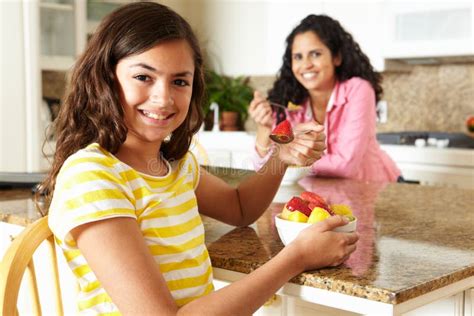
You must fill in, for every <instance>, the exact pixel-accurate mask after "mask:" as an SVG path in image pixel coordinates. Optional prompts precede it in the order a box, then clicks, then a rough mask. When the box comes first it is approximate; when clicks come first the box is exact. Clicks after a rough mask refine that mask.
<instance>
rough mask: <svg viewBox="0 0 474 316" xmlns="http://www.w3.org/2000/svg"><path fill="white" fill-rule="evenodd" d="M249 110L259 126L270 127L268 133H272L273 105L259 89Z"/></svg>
mask: <svg viewBox="0 0 474 316" xmlns="http://www.w3.org/2000/svg"><path fill="white" fill-rule="evenodd" d="M248 112H249V115H250V117H251V118H252V119H253V120H254V121H255V123H257V125H258V127H259V128H263V129H268V131H269V132H268V134H270V131H271V128H272V126H273V116H272V107H271V106H270V103H269V102H268V101H267V99H265V98H264V97H263V95H262V94H261V93H260V92H259V91H255V92H254V94H253V99H252V101H251V102H250V105H249V110H248Z"/></svg>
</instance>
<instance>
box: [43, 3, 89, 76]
mask: <svg viewBox="0 0 474 316" xmlns="http://www.w3.org/2000/svg"><path fill="white" fill-rule="evenodd" d="M38 7H39V24H40V55H41V60H40V63H41V69H43V70H58V71H66V70H69V69H70V68H71V66H72V65H73V63H74V61H75V59H76V57H77V56H78V55H79V54H80V53H81V52H82V50H83V49H84V46H85V41H86V37H85V30H84V26H83V25H84V24H85V14H84V11H85V0H77V1H73V0H60V1H57V0H41V1H40V2H39V5H38Z"/></svg>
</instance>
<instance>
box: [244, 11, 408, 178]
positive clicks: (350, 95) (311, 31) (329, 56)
mask: <svg viewBox="0 0 474 316" xmlns="http://www.w3.org/2000/svg"><path fill="white" fill-rule="evenodd" d="M286 44H287V46H286V50H285V54H284V56H283V65H282V66H281V68H280V71H279V75H278V77H277V80H276V81H275V83H274V84H273V88H272V89H271V90H270V91H269V94H268V99H269V100H271V101H273V102H276V103H279V104H283V105H286V104H288V102H290V101H291V102H292V103H295V104H300V105H302V107H301V108H300V110H298V111H291V112H288V111H286V112H287V113H286V116H287V119H288V120H289V121H290V123H292V125H298V124H300V123H306V122H317V123H319V124H322V125H324V127H325V132H326V135H327V139H326V142H327V143H326V145H327V151H326V152H325V154H324V155H323V157H322V158H321V159H319V160H318V161H316V162H315V163H314V164H313V165H312V172H313V174H315V175H318V176H328V177H341V178H352V179H357V180H364V181H382V182H393V181H396V180H397V179H398V178H399V177H400V171H399V170H398V168H397V167H396V165H395V163H394V162H393V161H392V160H391V159H390V157H389V156H388V155H387V154H386V153H385V152H383V151H382V150H381V149H380V147H379V145H378V142H377V139H376V130H375V119H376V111H375V104H376V101H378V100H379V99H380V95H381V94H382V87H381V86H380V82H381V77H380V74H379V73H377V72H375V71H374V70H373V68H372V66H371V65H370V63H369V59H368V58H367V56H366V55H365V54H364V53H363V52H362V51H361V50H360V47H359V45H358V44H357V43H356V42H355V41H354V39H353V38H352V36H351V35H350V34H349V33H347V32H346V31H345V30H344V29H343V28H342V27H341V25H340V24H339V23H338V22H337V21H335V20H333V19H331V18H330V17H328V16H325V15H309V16H307V17H306V18H304V19H303V20H302V21H301V23H300V24H299V25H298V26H296V28H295V29H294V30H293V31H292V32H291V33H290V35H289V36H288V37H287V39H286ZM275 112H276V113H273V111H272V107H271V106H270V103H269V101H267V100H266V99H265V98H263V97H262V95H261V94H260V93H259V92H255V94H254V99H253V100H252V102H251V103H250V107H249V114H250V116H251V117H252V118H253V119H254V120H255V122H256V123H257V126H258V127H257V138H256V143H255V150H256V151H255V153H254V165H255V168H256V169H257V170H258V169H260V168H261V167H262V166H263V164H264V163H265V162H266V161H267V160H268V157H270V155H271V152H272V147H271V144H270V140H269V138H268V136H269V135H270V132H271V130H272V126H274V125H275V123H276V120H277V118H278V119H280V117H281V116H284V114H283V113H280V112H279V111H275ZM277 114H278V115H277Z"/></svg>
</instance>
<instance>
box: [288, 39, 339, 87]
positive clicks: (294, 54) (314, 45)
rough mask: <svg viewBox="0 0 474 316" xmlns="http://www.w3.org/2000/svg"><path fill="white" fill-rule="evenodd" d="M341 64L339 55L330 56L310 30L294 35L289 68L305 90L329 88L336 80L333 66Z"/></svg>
mask: <svg viewBox="0 0 474 316" xmlns="http://www.w3.org/2000/svg"><path fill="white" fill-rule="evenodd" d="M340 64H341V58H340V57H339V56H335V57H334V56H332V54H331V51H330V50H329V48H328V47H327V46H326V45H325V44H324V43H323V42H322V41H321V39H320V38H319V36H317V35H316V33H314V32H312V31H307V32H304V33H301V34H298V35H296V36H295V38H294V40H293V45H292V46H291V70H292V71H293V74H294V75H295V77H296V79H297V80H298V81H299V82H300V83H301V85H303V87H305V88H306V89H307V90H310V91H311V90H314V91H324V90H331V89H332V88H333V87H334V84H335V81H336V74H335V68H336V67H337V66H339V65H340Z"/></svg>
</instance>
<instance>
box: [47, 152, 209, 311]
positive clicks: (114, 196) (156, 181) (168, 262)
mask: <svg viewBox="0 0 474 316" xmlns="http://www.w3.org/2000/svg"><path fill="white" fill-rule="evenodd" d="M168 166H169V170H170V172H169V173H168V174H167V175H166V176H164V177H152V176H149V175H144V174H141V173H139V172H136V171H135V170H133V169H132V168H130V167H129V166H128V165H126V164H124V163H122V162H121V161H119V160H118V159H117V158H116V157H114V156H113V155H112V154H110V153H108V152H107V151H105V150H104V149H103V148H101V147H100V146H99V145H98V144H91V145H89V146H88V147H87V148H85V149H83V150H80V151H79V152H77V153H76V154H74V155H72V156H71V157H69V159H68V160H67V161H66V162H65V164H64V166H63V168H62V169H61V171H60V173H59V175H58V178H57V185H56V188H55V193H54V197H53V201H52V204H51V207H50V216H49V218H50V227H51V229H52V230H53V232H54V233H55V236H56V240H57V242H58V244H59V245H60V246H61V247H62V249H63V251H64V254H65V256H66V259H67V261H68V263H69V266H70V268H71V269H72V271H73V272H74V274H75V276H76V277H77V279H78V281H79V284H80V288H81V293H80V296H79V309H80V310H81V311H82V312H84V313H85V314H87V313H95V314H103V315H108V314H111V315H119V313H118V310H117V308H116V306H115V305H114V304H113V303H112V301H111V299H110V297H109V296H108V295H107V293H106V292H105V290H104V289H103V288H102V286H101V284H100V283H99V282H98V280H97V278H96V277H95V275H94V273H93V271H92V270H91V269H90V268H89V266H88V264H87V262H86V261H85V259H84V257H83V256H82V254H81V252H80V251H79V249H78V248H77V246H76V244H75V242H74V240H73V239H72V237H71V236H70V234H69V232H70V231H71V230H72V229H73V228H75V227H77V226H79V225H82V224H85V223H89V222H92V221H97V220H104V219H108V218H113V217H118V216H127V217H133V218H135V219H136V220H137V222H138V224H139V225H140V229H141V231H142V234H143V237H144V238H145V241H146V244H147V246H148V249H149V250H150V253H151V254H152V255H153V257H154V259H155V261H156V262H157V267H158V268H159V269H160V271H161V273H162V274H163V277H164V279H165V280H166V282H167V285H168V288H169V290H170V291H171V294H172V296H173V298H174V299H175V301H176V303H177V304H178V305H179V306H181V305H184V304H186V303H187V302H189V301H192V300H193V299H196V298H198V297H200V296H202V295H205V294H207V293H209V292H211V291H212V290H213V287H212V267H211V263H210V259H209V254H208V252H207V249H206V247H205V244H204V227H203V224H202V221H201V217H200V215H199V213H198V209H197V201H196V196H195V194H194V189H195V188H196V186H197V184H198V181H199V166H198V164H197V161H196V159H195V157H194V156H193V155H192V154H191V153H188V154H187V155H186V156H185V157H184V158H183V159H181V160H179V161H176V162H174V163H171V164H168ZM117 260H120V258H117Z"/></svg>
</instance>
